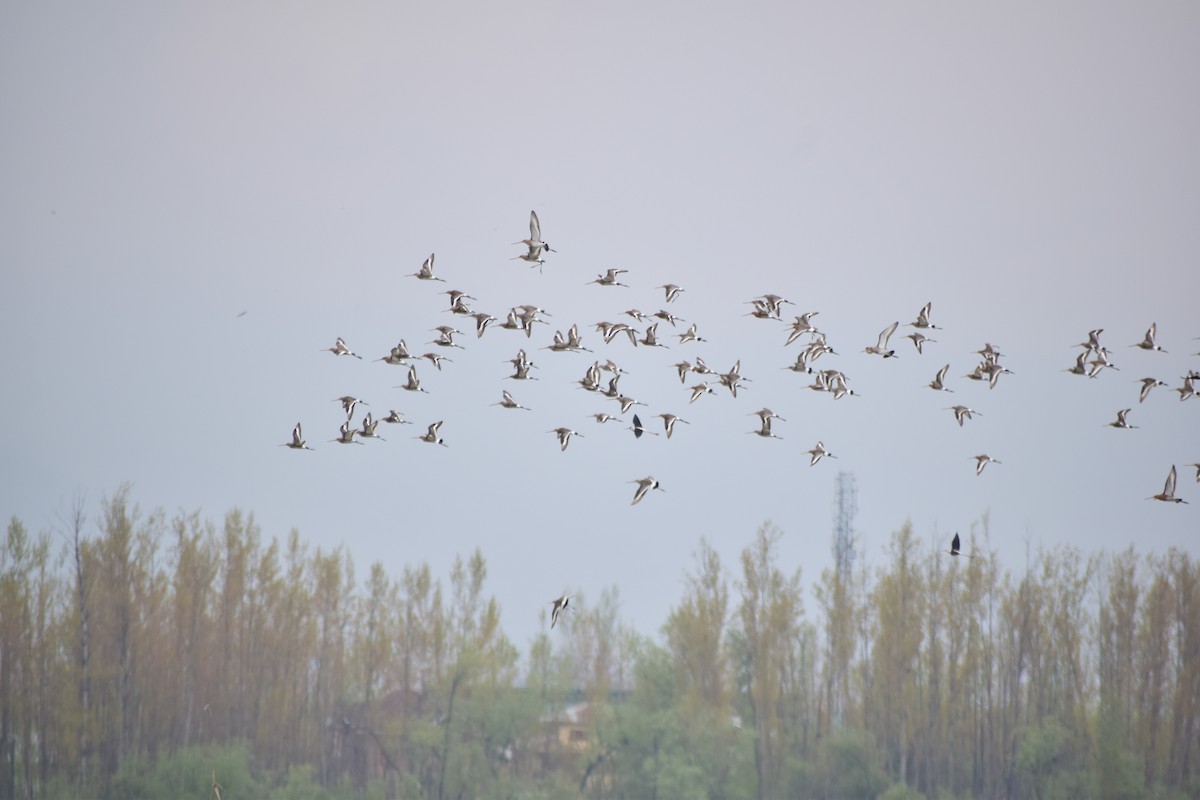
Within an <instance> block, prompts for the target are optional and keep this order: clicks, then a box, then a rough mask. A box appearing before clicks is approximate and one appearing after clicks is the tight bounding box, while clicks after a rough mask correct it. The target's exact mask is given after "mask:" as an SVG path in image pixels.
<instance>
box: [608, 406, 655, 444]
mask: <svg viewBox="0 0 1200 800" xmlns="http://www.w3.org/2000/svg"><path fill="white" fill-rule="evenodd" d="M622 413H624V412H622ZM597 419H599V415H597ZM629 430H631V431H633V438H635V439H640V438H642V434H643V433H648V434H650V435H651V436H658V434H657V433H655V432H654V431H648V430H646V429H645V428H644V427H643V426H642V421H641V420H640V419H639V418H638V415H637V414H634V415H633V424H632V425H630V426H629Z"/></svg>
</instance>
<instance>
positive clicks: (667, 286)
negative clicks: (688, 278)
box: [654, 283, 684, 325]
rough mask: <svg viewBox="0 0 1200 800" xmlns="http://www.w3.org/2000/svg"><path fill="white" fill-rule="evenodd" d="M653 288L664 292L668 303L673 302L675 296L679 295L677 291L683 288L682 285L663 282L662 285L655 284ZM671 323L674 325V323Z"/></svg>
mask: <svg viewBox="0 0 1200 800" xmlns="http://www.w3.org/2000/svg"><path fill="white" fill-rule="evenodd" d="M654 288H655V289H662V290H663V292H664V293H665V294H666V297H667V302H668V303H672V302H674V301H675V298H676V297H679V293H680V292H682V291H683V290H684V289H683V287H682V286H676V285H675V284H673V283H664V284H663V285H662V286H655V287H654ZM671 324H672V325H674V324H675V323H671Z"/></svg>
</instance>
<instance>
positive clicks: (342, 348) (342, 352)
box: [321, 336, 362, 359]
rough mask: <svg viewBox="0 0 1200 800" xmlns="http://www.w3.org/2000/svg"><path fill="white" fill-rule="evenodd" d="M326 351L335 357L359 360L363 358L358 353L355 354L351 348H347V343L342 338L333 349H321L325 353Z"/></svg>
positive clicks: (339, 338)
mask: <svg viewBox="0 0 1200 800" xmlns="http://www.w3.org/2000/svg"><path fill="white" fill-rule="evenodd" d="M326 350H328V351H329V352H331V353H333V354H334V355H335V356H354V357H355V358H358V359H361V358H362V356H360V355H359V354H358V353H355V352H354V351H352V350H351V349H350V348H349V347H346V342H345V341H344V340H343V339H342V337H340V336H339V337H338V338H337V341H336V342H334V343H333V347H323V348H321V352H325V351H326Z"/></svg>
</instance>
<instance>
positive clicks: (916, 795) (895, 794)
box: [879, 783, 925, 800]
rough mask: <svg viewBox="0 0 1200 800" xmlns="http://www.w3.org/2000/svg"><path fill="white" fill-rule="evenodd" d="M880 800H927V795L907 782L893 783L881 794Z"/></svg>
mask: <svg viewBox="0 0 1200 800" xmlns="http://www.w3.org/2000/svg"><path fill="white" fill-rule="evenodd" d="M879 800H925V795H923V794H921V793H920V792H918V791H917V790H916V789H914V788H912V787H911V786H909V785H908V784H906V783H893V784H892V785H891V786H889V787H888V788H887V791H885V792H884V793H883V794H881V795H879Z"/></svg>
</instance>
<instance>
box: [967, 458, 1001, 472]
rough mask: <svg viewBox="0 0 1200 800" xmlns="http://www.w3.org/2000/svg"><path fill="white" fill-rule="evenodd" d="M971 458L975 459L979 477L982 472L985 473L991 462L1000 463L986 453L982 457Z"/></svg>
mask: <svg viewBox="0 0 1200 800" xmlns="http://www.w3.org/2000/svg"><path fill="white" fill-rule="evenodd" d="M971 457H972V458H974V459H975V474H976V475H979V474H980V473H981V472H983V468H984V467H986V466H987V465H988V463H989V462H991V463H993V464H999V463H1000V462H999V461H997V460H996V459H994V458H992V457H991V456H989V455H988V454H986V453H981V454H980V455H977V456H971Z"/></svg>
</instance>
